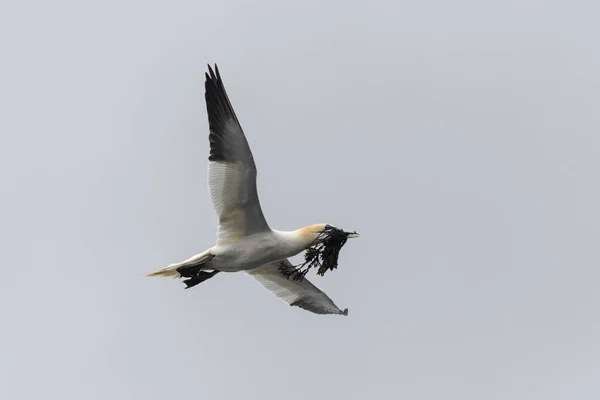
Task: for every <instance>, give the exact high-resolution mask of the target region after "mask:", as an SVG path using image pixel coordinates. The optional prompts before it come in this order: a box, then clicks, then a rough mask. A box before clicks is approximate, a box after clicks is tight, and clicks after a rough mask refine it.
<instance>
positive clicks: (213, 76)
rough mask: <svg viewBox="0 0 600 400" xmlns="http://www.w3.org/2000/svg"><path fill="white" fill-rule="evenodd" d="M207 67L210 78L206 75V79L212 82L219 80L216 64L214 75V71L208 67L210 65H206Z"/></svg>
mask: <svg viewBox="0 0 600 400" xmlns="http://www.w3.org/2000/svg"><path fill="white" fill-rule="evenodd" d="M207 66H208V74H209V75H210V77H208V75H207V79H213V80H217V79H220V77H219V69H218V68H217V64H215V70H216V71H217V73H216V74H215V70H213V68H212V67H211V66H210V64H207Z"/></svg>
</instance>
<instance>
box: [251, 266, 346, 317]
mask: <svg viewBox="0 0 600 400" xmlns="http://www.w3.org/2000/svg"><path fill="white" fill-rule="evenodd" d="M282 268H283V270H284V271H286V270H287V271H289V272H292V271H291V270H292V269H294V266H292V264H291V263H290V262H289V261H288V260H287V259H286V260H283V264H282V261H276V262H273V263H270V264H266V265H263V266H262V267H260V268H257V269H254V270H251V271H248V274H249V275H251V276H253V277H254V278H256V280H258V282H259V283H260V284H261V285H263V286H264V287H265V289H267V290H269V291H271V292H272V293H273V294H274V295H275V296H277V297H279V298H280V299H281V300H283V301H285V302H286V303H288V304H289V305H291V306H296V307H300V308H303V309H305V310H308V311H311V312H313V313H315V314H341V315H348V309H345V310H344V311H342V310H340V309H339V308H338V306H336V305H335V303H334V302H333V301H332V300H331V299H330V298H329V297H328V296H327V295H326V294H325V293H323V291H321V290H320V289H319V288H318V287H316V286H315V285H313V284H312V283H310V282H309V281H308V279H306V278H304V279H303V280H301V281H295V280H294V279H293V278H289V279H288V278H287V277H286V275H284V274H283V273H282V271H281V269H282Z"/></svg>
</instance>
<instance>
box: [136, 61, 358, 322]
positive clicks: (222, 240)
mask: <svg viewBox="0 0 600 400" xmlns="http://www.w3.org/2000/svg"><path fill="white" fill-rule="evenodd" d="M205 76H206V82H205V90H206V91H205V99H206V109H207V113H208V122H209V128H210V134H209V142H210V155H209V157H208V160H209V163H208V188H209V192H210V198H211V200H212V203H213V206H214V209H215V212H216V213H217V216H218V218H219V222H218V226H217V244H216V246H214V247H211V248H210V249H208V250H206V251H204V252H202V253H200V254H197V255H195V256H193V257H190V258H188V259H187V260H185V261H183V262H180V263H175V264H171V265H169V266H168V267H166V268H163V269H160V270H157V271H154V272H151V273H150V274H148V276H164V277H175V278H186V279H185V280H184V283H185V284H186V289H188V288H191V287H193V286H195V285H197V284H199V283H201V282H204V281H205V280H207V279H209V278H212V277H213V276H215V275H216V274H218V273H219V272H238V271H245V272H246V273H248V274H249V275H251V276H253V277H254V278H256V280H257V281H258V282H259V283H260V284H262V285H263V287H265V288H266V289H267V290H270V291H271V292H272V293H273V294H275V295H276V296H277V297H279V298H280V299H282V300H283V301H285V302H286V303H288V304H289V305H291V306H297V307H300V308H303V309H305V310H308V311H311V312H313V313H317V314H342V315H348V309H345V310H344V311H342V310H340V309H339V308H338V307H337V306H336V305H335V303H334V302H333V301H332V300H331V299H330V298H329V297H328V296H327V295H326V294H325V293H323V292H322V291H321V290H320V289H319V288H317V287H316V286H314V285H313V284H311V283H310V282H309V281H308V280H307V279H306V278H304V275H306V273H307V272H308V270H309V269H310V268H312V267H318V268H319V269H318V274H319V275H323V274H324V273H325V272H326V271H327V270H332V269H334V268H336V267H337V260H338V256H339V252H340V249H341V248H342V246H343V245H344V244H345V243H346V240H347V239H348V238H351V237H356V236H358V234H357V233H356V232H347V231H344V230H342V229H339V228H336V227H334V226H332V225H329V224H314V225H309V226H306V227H304V228H301V229H298V230H295V231H278V230H275V229H271V228H270V227H269V225H268V224H267V221H266V220H265V217H264V216H263V212H262V209H261V207H260V203H259V200H258V191H257V188H256V175H257V173H256V165H255V164H254V158H253V156H252V153H251V151H250V147H249V145H248V141H247V139H246V136H245V135H244V132H243V131H242V127H241V126H240V123H239V121H238V119H237V117H236V115H235V112H234V110H233V107H232V105H231V103H230V101H229V98H228V96H227V92H226V91H225V87H224V86H223V80H222V79H221V75H220V74H219V69H218V67H217V66H216V65H215V70H214V71H213V69H212V68H211V67H210V65H209V66H208V73H206V74H205ZM302 251H306V253H305V262H304V263H303V264H301V265H300V266H294V265H292V264H291V263H290V261H289V260H288V257H292V256H295V255H297V254H299V253H301V252H302Z"/></svg>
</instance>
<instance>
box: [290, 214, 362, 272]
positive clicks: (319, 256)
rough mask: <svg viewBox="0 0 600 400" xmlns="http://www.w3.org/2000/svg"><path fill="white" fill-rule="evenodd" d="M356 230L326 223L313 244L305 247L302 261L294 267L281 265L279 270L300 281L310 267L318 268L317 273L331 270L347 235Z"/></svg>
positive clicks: (335, 264) (352, 234) (336, 262)
mask: <svg viewBox="0 0 600 400" xmlns="http://www.w3.org/2000/svg"><path fill="white" fill-rule="evenodd" d="M356 235H357V234H356V232H345V231H343V230H342V229H338V228H335V227H333V226H331V225H327V226H326V227H325V229H323V232H321V234H320V235H319V237H318V238H317V240H315V242H314V244H313V245H311V246H310V247H308V248H307V249H306V253H305V254H304V262H303V263H302V264H299V265H296V266H295V268H294V269H291V268H289V267H287V266H284V265H283V264H282V265H281V268H280V270H281V272H282V273H283V274H284V275H285V276H287V278H288V279H290V278H292V279H293V280H295V281H302V280H303V279H304V277H305V276H306V274H307V273H308V271H309V270H310V269H311V268H318V270H317V274H318V275H321V276H323V275H325V272H327V271H332V270H334V269H336V268H337V266H338V259H339V256H340V250H341V249H342V247H344V245H345V244H346V241H347V240H348V237H350V236H356Z"/></svg>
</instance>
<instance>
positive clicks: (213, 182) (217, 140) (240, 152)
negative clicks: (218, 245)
mask: <svg viewBox="0 0 600 400" xmlns="http://www.w3.org/2000/svg"><path fill="white" fill-rule="evenodd" d="M205 75H206V82H205V89H206V92H205V98H206V110H207V112H208V123H209V127H210V135H209V141H210V155H209V157H208V160H209V163H208V188H209V192H210V198H211V200H212V203H213V206H214V208H215V212H216V213H217V216H218V217H219V225H218V232H217V236H218V240H219V241H223V240H227V239H234V238H236V237H241V236H245V235H251V234H253V233H256V232H262V231H266V230H268V229H269V226H268V225H267V221H266V220H265V217H264V216H263V213H262V210H261V208H260V202H259V200H258V191H257V189H256V165H255V164H254V158H253V157H252V152H251V151H250V147H249V146H248V141H247V140H246V136H245V135H244V131H242V127H241V126H240V123H239V121H238V119H237V117H236V115H235V112H234V111H233V107H232V106H231V103H230V102H229V98H228V96H227V92H226V91H225V87H224V86H223V80H222V79H221V75H220V74H219V69H218V68H217V66H216V65H215V70H214V71H213V69H212V68H211V67H210V65H209V66H208V73H206V74H205Z"/></svg>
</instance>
